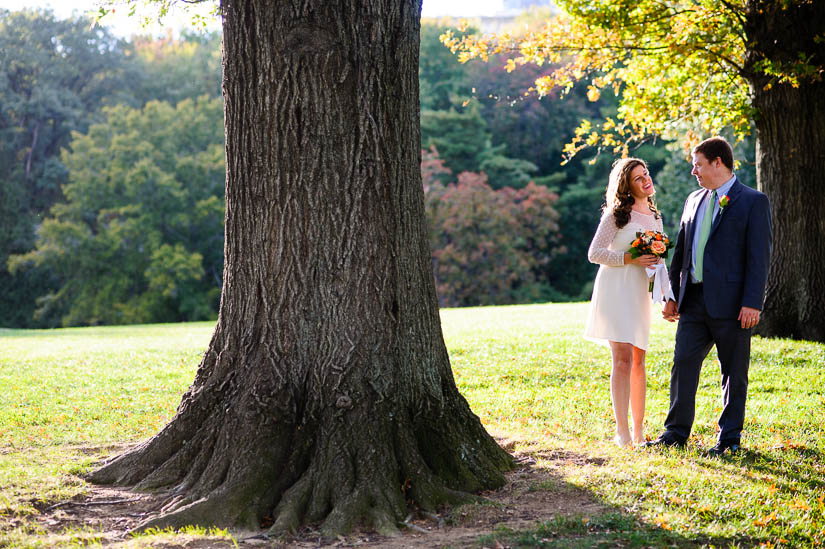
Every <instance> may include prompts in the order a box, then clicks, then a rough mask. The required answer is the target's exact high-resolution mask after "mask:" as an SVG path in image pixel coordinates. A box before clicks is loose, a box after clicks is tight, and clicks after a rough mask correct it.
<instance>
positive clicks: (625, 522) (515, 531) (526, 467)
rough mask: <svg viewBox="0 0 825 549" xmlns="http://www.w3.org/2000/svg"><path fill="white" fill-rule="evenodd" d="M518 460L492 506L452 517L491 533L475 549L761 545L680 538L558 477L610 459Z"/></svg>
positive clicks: (553, 456) (536, 456)
mask: <svg viewBox="0 0 825 549" xmlns="http://www.w3.org/2000/svg"><path fill="white" fill-rule="evenodd" d="M515 455H516V458H517V459H518V460H519V462H520V467H519V468H518V469H517V470H515V471H513V472H512V473H511V474H510V477H509V478H508V483H507V485H506V486H504V487H503V488H501V489H500V490H497V491H494V492H490V493H487V494H484V495H485V497H486V498H487V499H488V503H486V504H473V505H465V506H461V507H457V508H455V509H453V510H451V512H450V513H451V514H450V521H451V523H453V524H458V525H462V524H463V525H467V524H475V525H476V526H483V525H487V527H489V528H490V529H491V531H489V532H488V533H485V534H484V535H481V536H479V537H478V538H477V540H476V545H475V546H476V547H478V546H481V547H496V548H498V547H571V548H572V547H576V548H579V547H702V546H708V545H713V546H719V547H727V546H732V545H735V544H744V545H747V546H750V545H752V544H754V543H758V541H756V540H751V539H749V538H747V537H745V536H737V537H707V536H695V537H686V536H683V535H680V534H677V533H675V532H673V531H671V530H669V529H668V527H667V526H666V525H664V526H659V525H656V524H651V523H649V522H646V521H644V520H643V519H642V518H641V516H640V515H639V514H638V513H636V512H633V511H629V510H627V509H624V508H621V507H618V506H615V505H612V504H610V503H608V502H606V501H605V500H604V499H602V498H600V497H598V496H597V495H595V494H594V493H593V492H591V491H590V490H588V489H585V488H581V487H579V486H575V485H573V484H571V483H570V482H569V481H567V480H566V479H565V478H564V477H563V476H562V474H561V473H560V472H558V470H560V469H561V468H563V467H567V466H570V465H580V466H583V465H590V466H594V465H595V466H597V467H599V466H603V465H606V464H607V461H608V458H599V457H593V456H588V455H585V454H578V453H575V452H570V451H552V452H536V453H527V454H521V455H519V454H515ZM539 464H540V465H539ZM453 546H461V547H463V546H464V545H453Z"/></svg>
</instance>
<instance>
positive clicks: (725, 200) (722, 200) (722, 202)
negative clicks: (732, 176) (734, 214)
mask: <svg viewBox="0 0 825 549" xmlns="http://www.w3.org/2000/svg"><path fill="white" fill-rule="evenodd" d="M728 204H730V197H729V196H728V195H726V194H723V195H722V196H720V197H719V213H722V212H723V211H725V208H727V207H728Z"/></svg>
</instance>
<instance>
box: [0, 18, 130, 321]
mask: <svg viewBox="0 0 825 549" xmlns="http://www.w3.org/2000/svg"><path fill="white" fill-rule="evenodd" d="M127 51H128V47H127V45H126V44H124V42H122V41H120V40H118V39H116V38H114V37H113V36H112V35H111V34H110V33H109V32H107V31H106V30H104V29H94V30H92V29H90V28H89V22H88V21H87V20H85V19H68V20H58V19H55V17H54V15H53V14H52V13H51V12H50V11H34V10H24V11H19V12H9V11H7V10H2V9H0V233H2V234H3V238H2V239H0V288H2V290H0V325H6V326H18V327H26V326H30V325H31V324H32V313H33V310H34V307H35V296H36V295H37V292H38V291H40V290H42V289H44V288H45V289H47V290H48V289H54V288H55V283H56V281H55V280H54V279H53V277H51V276H50V275H49V273H45V272H40V273H29V274H28V275H27V276H13V275H11V274H10V273H9V272H8V271H7V270H6V261H7V259H8V257H9V255H10V254H14V253H24V252H27V251H29V250H30V249H31V248H32V246H33V244H34V241H35V231H36V228H37V226H38V225H39V223H40V221H41V220H42V218H43V216H44V214H45V213H46V212H47V211H48V209H49V208H50V207H51V205H52V204H53V203H54V202H55V201H56V200H57V199H59V198H60V196H61V191H60V187H61V185H62V184H63V183H65V181H66V179H67V175H68V172H67V170H66V168H65V166H64V165H63V164H62V162H61V161H60V158H59V155H60V149H61V148H63V147H65V146H66V145H67V144H68V143H69V140H70V139H71V132H73V131H86V129H87V128H88V126H89V124H90V123H91V122H92V120H93V117H92V116H90V113H93V112H95V111H97V110H99V109H100V107H101V106H102V105H104V104H114V103H117V102H120V101H123V100H126V99H128V97H129V94H128V93H123V92H124V90H126V89H127V85H126V82H127V81H128V80H129V79H130V76H132V74H133V73H132V72H131V71H130V66H129V64H128V59H127Z"/></svg>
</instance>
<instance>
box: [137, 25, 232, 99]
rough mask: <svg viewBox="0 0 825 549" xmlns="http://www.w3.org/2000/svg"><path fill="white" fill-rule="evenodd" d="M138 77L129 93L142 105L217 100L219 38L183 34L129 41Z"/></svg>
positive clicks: (138, 38)
mask: <svg viewBox="0 0 825 549" xmlns="http://www.w3.org/2000/svg"><path fill="white" fill-rule="evenodd" d="M132 47H133V48H134V51H135V56H136V57H137V60H136V61H137V64H138V65H139V67H140V71H141V75H140V76H141V77H140V79H139V80H138V82H137V85H136V86H135V87H134V88H133V92H134V93H135V95H136V96H137V98H138V100H139V104H140V105H143V104H145V103H147V102H149V101H165V102H167V103H169V104H170V105H177V104H178V103H179V102H180V101H183V100H184V99H196V98H198V97H200V96H202V95H204V94H205V95H207V96H209V97H220V96H221V34H220V33H219V32H209V33H198V32H193V31H184V32H182V33H181V34H180V36H178V37H175V36H174V35H173V34H172V31H171V30H168V31H167V34H166V36H164V37H160V38H154V37H150V36H136V37H133V40H132Z"/></svg>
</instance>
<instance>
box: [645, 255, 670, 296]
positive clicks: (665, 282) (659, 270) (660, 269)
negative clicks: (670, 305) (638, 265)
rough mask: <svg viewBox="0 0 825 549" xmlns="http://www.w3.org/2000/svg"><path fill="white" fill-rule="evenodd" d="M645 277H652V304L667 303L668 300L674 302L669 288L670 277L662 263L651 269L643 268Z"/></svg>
mask: <svg viewBox="0 0 825 549" xmlns="http://www.w3.org/2000/svg"><path fill="white" fill-rule="evenodd" d="M645 272H646V273H647V277H648V278H650V277H653V302H654V303H667V301H668V300H669V299H673V300H675V299H676V298H675V297H673V290H672V289H671V287H670V277H669V276H668V274H667V267H666V266H665V264H664V263H657V264H656V265H654V266H653V267H645Z"/></svg>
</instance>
